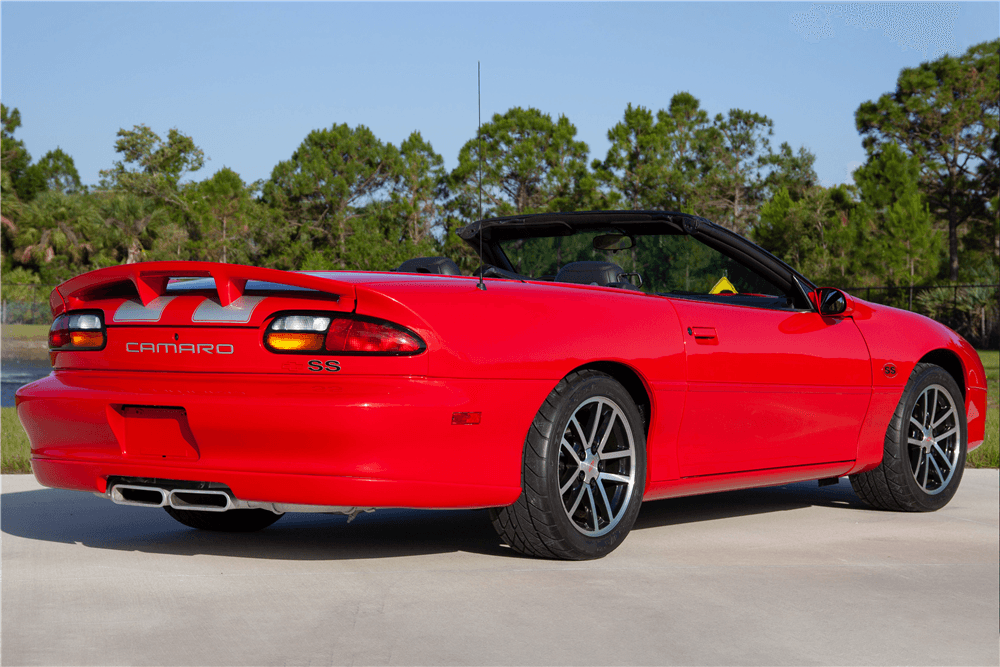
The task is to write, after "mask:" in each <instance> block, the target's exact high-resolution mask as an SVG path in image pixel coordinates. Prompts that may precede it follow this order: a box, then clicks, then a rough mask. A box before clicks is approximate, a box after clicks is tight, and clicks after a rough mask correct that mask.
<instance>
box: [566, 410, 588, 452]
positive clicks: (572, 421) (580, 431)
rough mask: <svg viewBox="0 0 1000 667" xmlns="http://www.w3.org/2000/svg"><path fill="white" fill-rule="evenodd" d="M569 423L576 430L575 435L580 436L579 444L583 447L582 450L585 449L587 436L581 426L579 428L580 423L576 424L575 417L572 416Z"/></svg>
mask: <svg viewBox="0 0 1000 667" xmlns="http://www.w3.org/2000/svg"><path fill="white" fill-rule="evenodd" d="M569 423H570V424H572V425H573V426H574V428H576V434H577V435H578V436H580V444H581V445H582V446H583V448H584V449H586V448H587V434H586V433H584V432H583V426H581V425H580V422H578V421H577V420H576V415H573V416H572V417H570V420H569Z"/></svg>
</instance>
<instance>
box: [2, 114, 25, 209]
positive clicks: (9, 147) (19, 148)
mask: <svg viewBox="0 0 1000 667" xmlns="http://www.w3.org/2000/svg"><path fill="white" fill-rule="evenodd" d="M0 125H2V131H0V147H2V149H0V150H2V155H0V161H2V163H3V171H4V172H5V173H6V174H7V175H8V176H9V177H10V187H11V188H13V189H14V191H15V192H16V193H17V194H18V199H20V200H24V199H25V197H23V196H21V195H20V192H18V183H19V181H20V180H21V179H22V178H23V177H24V175H25V172H26V171H27V169H28V165H30V164H31V154H30V153H28V150H27V149H26V148H25V147H24V142H23V141H21V140H20V139H15V138H14V132H15V131H16V130H17V128H19V127H21V112H20V111H18V110H17V109H9V108H7V105H6V104H0ZM4 204H6V202H4Z"/></svg>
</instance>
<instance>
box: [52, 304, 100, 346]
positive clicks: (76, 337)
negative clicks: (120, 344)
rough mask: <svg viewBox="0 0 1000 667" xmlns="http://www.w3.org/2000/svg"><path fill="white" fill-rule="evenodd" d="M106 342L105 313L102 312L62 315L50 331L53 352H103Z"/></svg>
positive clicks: (53, 323) (54, 322)
mask: <svg viewBox="0 0 1000 667" xmlns="http://www.w3.org/2000/svg"><path fill="white" fill-rule="evenodd" d="M106 342H107V331H106V329H105V328H104V313H102V312H100V311H90V312H75V313H67V314H65V315H60V316H59V317H57V318H56V319H55V321H53V322H52V327H51V328H50V329H49V349H50V350H52V351H57V352H58V351H69V350H103V349H104V345H105V343H106Z"/></svg>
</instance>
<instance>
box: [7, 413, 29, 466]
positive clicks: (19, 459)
mask: <svg viewBox="0 0 1000 667" xmlns="http://www.w3.org/2000/svg"><path fill="white" fill-rule="evenodd" d="M0 441H2V443H3V444H2V450H3V451H2V457H0V458H2V460H0V472H2V473H4V474H7V473H29V472H31V445H30V444H29V443H28V434H27V433H25V432H24V429H23V428H22V427H21V422H20V421H18V419H17V408H0Z"/></svg>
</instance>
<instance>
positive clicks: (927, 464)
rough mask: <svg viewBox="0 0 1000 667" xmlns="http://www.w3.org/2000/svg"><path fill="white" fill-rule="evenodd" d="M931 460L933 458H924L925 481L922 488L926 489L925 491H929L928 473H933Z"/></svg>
mask: <svg viewBox="0 0 1000 667" xmlns="http://www.w3.org/2000/svg"><path fill="white" fill-rule="evenodd" d="M930 460H931V457H929V456H926V455H925V456H924V481H923V483H922V484H921V485H920V486H922V487H924V489H925V490H926V489H927V473H929V472H930V471H931V466H930Z"/></svg>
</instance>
